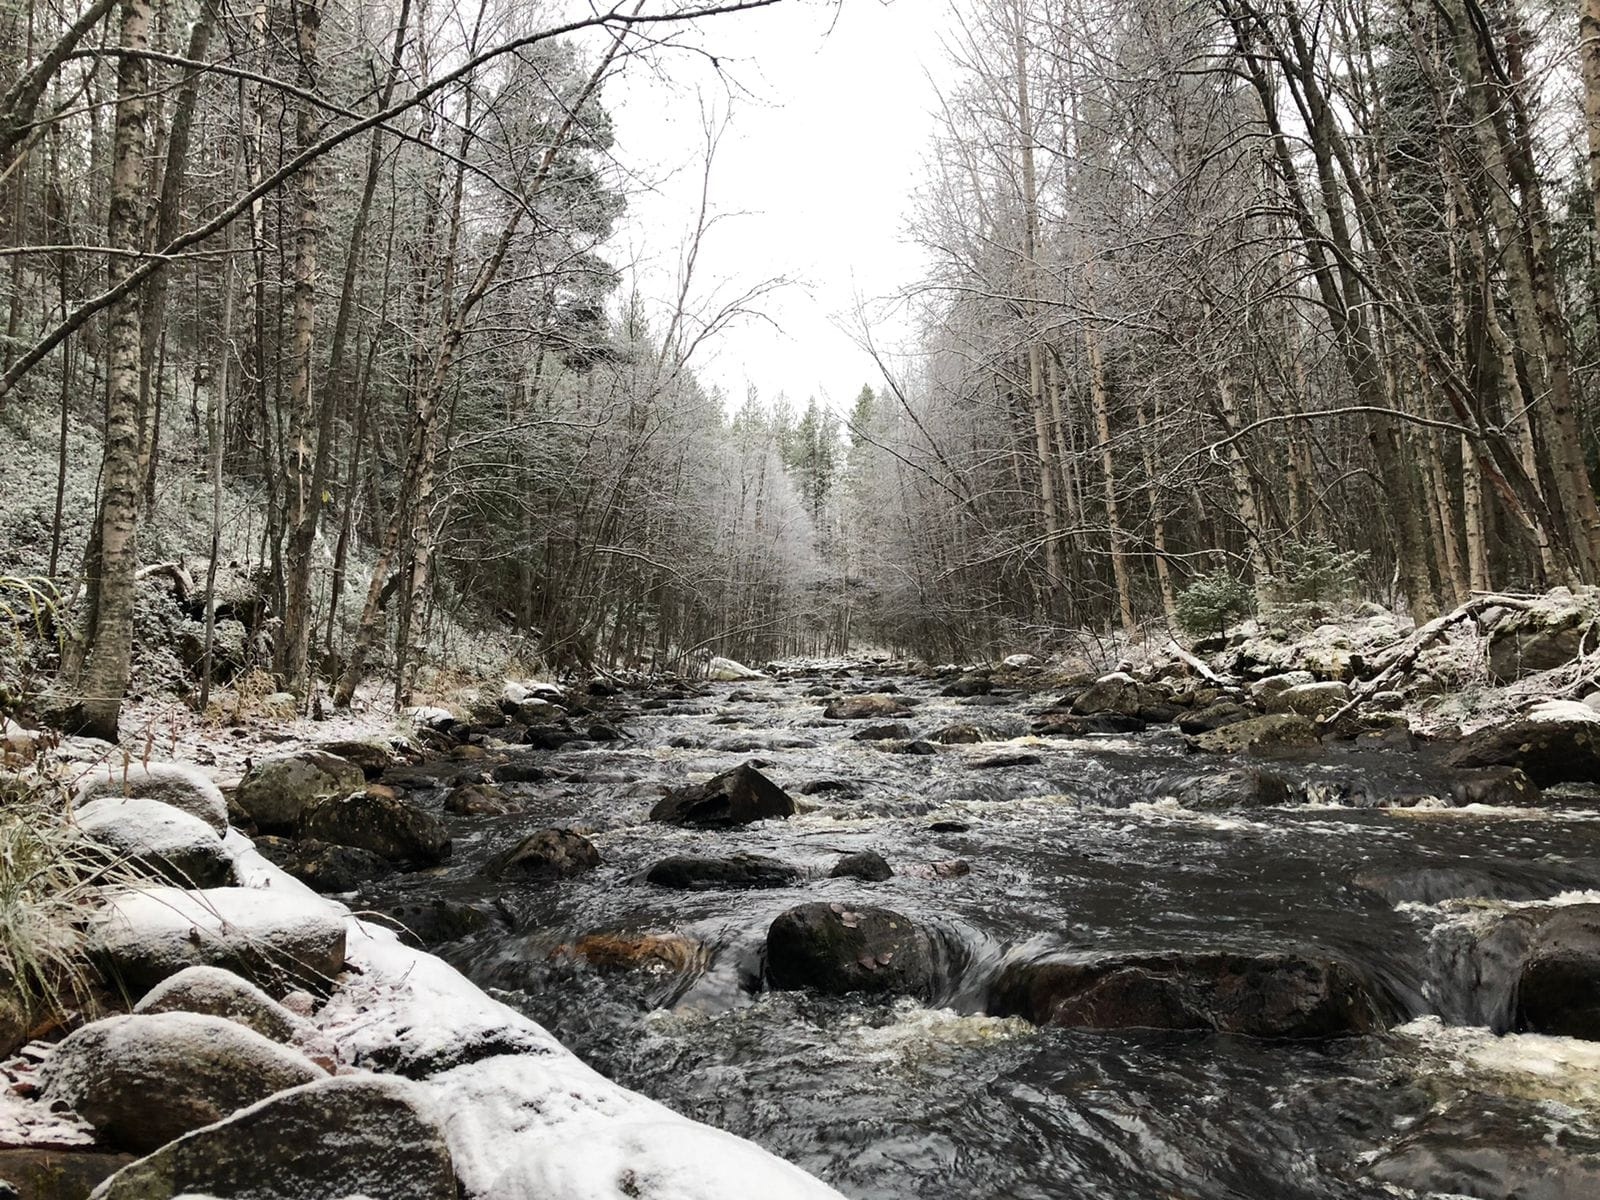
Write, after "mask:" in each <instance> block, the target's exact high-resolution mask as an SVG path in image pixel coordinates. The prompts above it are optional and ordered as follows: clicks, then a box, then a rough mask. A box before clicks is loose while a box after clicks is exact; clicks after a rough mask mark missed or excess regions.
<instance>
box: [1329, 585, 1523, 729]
mask: <svg viewBox="0 0 1600 1200" xmlns="http://www.w3.org/2000/svg"><path fill="white" fill-rule="evenodd" d="M1535 603H1537V601H1536V600H1535V599H1534V598H1533V597H1530V596H1507V595H1503V594H1501V593H1497V592H1484V593H1481V594H1479V595H1476V596H1474V597H1473V598H1472V599H1470V600H1468V601H1467V602H1466V603H1465V604H1463V605H1461V606H1460V607H1458V608H1454V609H1452V610H1451V611H1450V612H1447V613H1445V614H1444V615H1443V616H1439V617H1435V618H1434V619H1433V620H1431V621H1429V622H1428V623H1427V624H1426V625H1422V626H1420V627H1419V628H1418V629H1417V630H1416V631H1415V632H1414V633H1413V634H1412V635H1411V636H1410V637H1408V638H1407V639H1406V640H1405V641H1404V642H1402V643H1400V645H1399V646H1398V647H1396V648H1395V649H1394V652H1393V656H1392V657H1390V658H1389V660H1388V662H1386V663H1385V664H1384V665H1383V666H1382V668H1380V669H1379V671H1378V673H1377V674H1376V675H1374V676H1373V677H1372V678H1371V679H1368V680H1366V681H1364V682H1362V683H1360V684H1358V685H1357V686H1356V687H1354V688H1352V689H1351V696H1350V699H1349V700H1348V701H1346V702H1345V705H1344V707H1343V708H1341V709H1339V711H1338V712H1336V713H1334V714H1333V715H1332V716H1331V717H1329V718H1328V724H1330V725H1332V724H1335V723H1336V722H1338V721H1341V720H1343V719H1344V718H1345V717H1347V716H1349V715H1350V714H1351V713H1352V712H1354V711H1355V710H1356V709H1357V708H1358V707H1360V706H1361V705H1362V704H1363V703H1365V702H1366V701H1367V700H1370V699H1371V698H1372V697H1373V696H1375V695H1377V694H1378V693H1379V692H1381V691H1383V690H1384V688H1385V687H1386V686H1387V685H1388V684H1389V683H1391V682H1392V681H1393V680H1394V679H1396V678H1397V677H1398V676H1400V675H1403V674H1405V673H1406V672H1408V671H1409V670H1411V668H1412V666H1413V665H1415V663H1416V661H1417V659H1418V658H1420V657H1421V656H1422V652H1423V651H1424V650H1426V649H1427V648H1428V647H1429V646H1431V645H1433V644H1434V643H1435V642H1437V641H1439V640H1440V639H1441V638H1443V637H1444V635H1445V634H1447V633H1448V632H1450V629H1451V628H1452V627H1453V626H1455V625H1459V624H1460V623H1461V622H1462V621H1465V620H1468V619H1472V620H1476V619H1477V618H1478V617H1480V616H1482V615H1483V614H1484V613H1486V612H1489V611H1490V610H1491V609H1496V608H1500V609H1509V610H1512V611H1515V612H1526V611H1527V610H1528V609H1530V608H1532V607H1533V606H1534V604H1535Z"/></svg>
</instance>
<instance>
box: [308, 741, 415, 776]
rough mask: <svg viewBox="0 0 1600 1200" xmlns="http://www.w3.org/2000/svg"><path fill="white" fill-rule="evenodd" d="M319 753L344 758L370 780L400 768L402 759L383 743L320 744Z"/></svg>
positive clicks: (349, 742)
mask: <svg viewBox="0 0 1600 1200" xmlns="http://www.w3.org/2000/svg"><path fill="white" fill-rule="evenodd" d="M317 751H318V753H320V754H331V755H333V756H334V757H335V758H342V759H344V760H345V761H346V762H348V763H354V764H355V765H356V766H358V767H360V768H361V773H362V774H363V775H365V776H366V777H367V778H368V779H376V778H378V776H380V775H382V774H383V773H384V772H385V771H387V770H388V769H389V768H390V767H396V766H399V765H400V763H401V761H402V759H401V757H400V756H399V755H398V754H396V753H395V752H394V749H393V748H392V747H390V746H386V745H384V744H382V743H381V742H363V741H353V740H352V741H342V742H319V743H318V744H317Z"/></svg>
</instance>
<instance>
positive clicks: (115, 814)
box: [72, 794, 233, 887]
mask: <svg viewBox="0 0 1600 1200" xmlns="http://www.w3.org/2000/svg"><path fill="white" fill-rule="evenodd" d="M72 815H73V819H74V821H75V823H76V824H77V826H78V829H79V830H80V831H81V832H82V833H83V835H84V836H85V837H86V838H88V839H89V840H90V841H91V842H93V843H94V845H95V846H96V847H99V848H101V849H103V850H106V851H109V852H110V853H112V854H114V855H115V856H116V857H117V858H119V859H126V860H128V861H129V862H130V863H132V864H133V865H134V866H136V867H139V868H141V869H142V870H143V871H145V872H147V873H149V874H153V875H159V876H160V877H162V878H163V879H166V880H168V881H169V882H171V883H175V884H178V885H179V886H180V887H218V886H220V885H222V884H227V883H232V882H233V855H232V854H231V853H230V852H229V851H228V849H227V847H226V846H224V845H223V843H222V839H221V838H220V837H218V836H217V831H216V830H215V829H213V828H212V827H211V826H210V825H208V824H206V822H204V821H202V820H201V819H200V818H199V817H196V816H191V815H190V814H189V813H187V812H185V811H183V810H181V809H177V808H173V807H172V806H171V805H170V804H166V803H164V802H162V801H160V800H147V799H145V798H143V797H141V796H126V797H124V796H114V795H110V794H103V795H101V796H100V797H98V798H97V799H94V800H91V801H89V802H88V803H87V804H85V805H83V806H82V807H81V808H78V809H76V810H74V812H73V814H72Z"/></svg>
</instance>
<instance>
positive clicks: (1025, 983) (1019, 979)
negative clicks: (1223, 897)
mask: <svg viewBox="0 0 1600 1200" xmlns="http://www.w3.org/2000/svg"><path fill="white" fill-rule="evenodd" d="M989 1011H990V1013H991V1014H993V1015H995V1016H1006V1017H1009V1016H1022V1017H1026V1018H1027V1019H1028V1020H1030V1021H1032V1022H1033V1023H1034V1024H1036V1025H1063V1026H1068V1027H1071V1028H1079V1029H1193V1030H1215V1031H1217V1032H1218V1033H1236V1034H1247V1035H1250V1036H1253V1037H1273V1038H1317V1037H1340V1036H1345V1035H1350V1034H1361V1033H1370V1032H1372V1031H1373V1030H1376V1029H1381V1028H1383V1026H1384V1025H1385V1024H1386V1022H1385V1019H1384V1017H1385V1014H1384V1009H1383V1007H1382V1006H1381V1005H1380V1004H1379V1002H1378V1001H1377V999H1376V997H1375V996H1374V995H1373V992H1372V990H1371V988H1370V987H1369V985H1368V984H1367V981H1366V980H1364V979H1363V978H1362V977H1361V976H1360V974H1358V973H1357V972H1356V971H1355V970H1353V969H1352V968H1351V967H1349V966H1347V965H1345V964H1344V963H1342V962H1339V961H1337V960H1333V959H1320V958H1317V959H1313V958H1306V957H1304V956H1302V955H1298V954H1233V953H1227V952H1212V951H1204V952H1199V953H1187V952H1185V953H1180V952H1173V953H1163V954H1130V955H1118V956H1114V957H1107V958H1097V959H1091V960H1087V961H1082V962H1066V961H1059V960H1043V961H1037V962H1026V963H1017V964H1014V965H1012V966H1011V967H1008V968H1007V969H1006V970H1005V971H1003V972H1002V973H1001V975H1000V977H999V979H998V980H997V981H996V982H995V984H994V987H993V990H992V991H991V994H990V1000H989Z"/></svg>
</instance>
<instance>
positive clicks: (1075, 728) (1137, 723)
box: [1033, 712, 1145, 737]
mask: <svg viewBox="0 0 1600 1200" xmlns="http://www.w3.org/2000/svg"><path fill="white" fill-rule="evenodd" d="M1144 727H1145V726H1144V722H1143V721H1141V720H1140V719H1139V718H1138V717H1130V716H1123V715H1121V714H1119V713H1096V714H1094V715H1093V716H1089V717H1078V716H1073V715H1072V714H1071V713H1059V712H1057V713H1043V714H1041V715H1040V716H1039V718H1038V719H1037V720H1036V721H1034V723H1033V733H1034V734H1035V735H1036V736H1038V737H1088V736H1090V735H1091V734H1097V733H1138V732H1140V731H1141V730H1143V729H1144Z"/></svg>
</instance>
